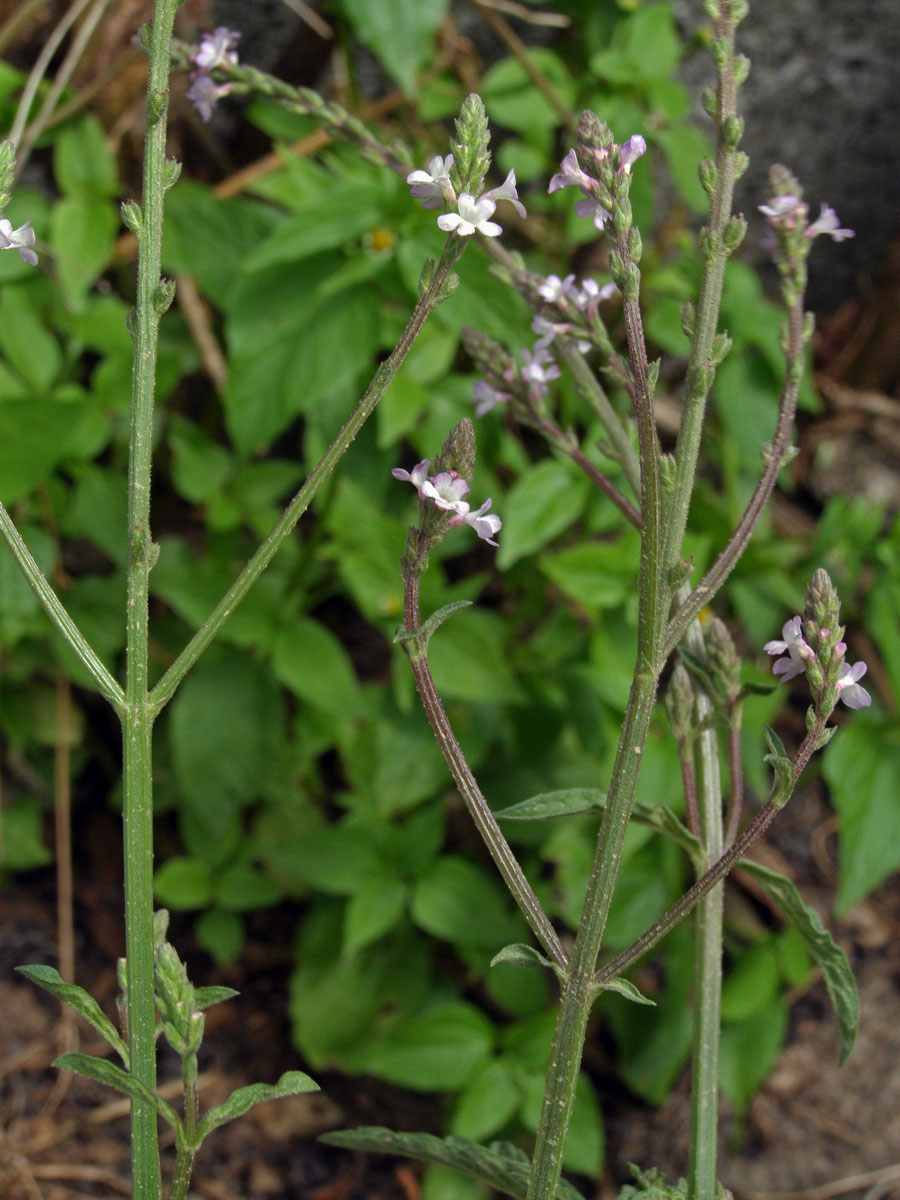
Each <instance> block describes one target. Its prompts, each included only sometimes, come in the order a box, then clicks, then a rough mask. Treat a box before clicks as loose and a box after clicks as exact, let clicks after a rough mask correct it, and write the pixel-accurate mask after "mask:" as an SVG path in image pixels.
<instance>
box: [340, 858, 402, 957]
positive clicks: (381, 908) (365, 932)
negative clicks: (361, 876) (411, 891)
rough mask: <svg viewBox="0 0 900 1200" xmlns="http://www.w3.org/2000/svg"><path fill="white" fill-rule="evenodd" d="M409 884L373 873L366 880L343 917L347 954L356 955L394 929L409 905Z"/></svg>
mask: <svg viewBox="0 0 900 1200" xmlns="http://www.w3.org/2000/svg"><path fill="white" fill-rule="evenodd" d="M406 898H407V887H406V884H404V883H403V881H402V880H400V879H391V878H390V877H389V876H386V875H381V876H373V877H371V878H368V879H365V880H363V882H362V885H361V886H360V887H359V889H358V890H357V891H356V892H355V893H354V894H353V895H352V896H351V897H350V899H349V900H348V901H347V912H346V914H345V917H344V953H345V954H355V953H356V951H357V950H360V949H362V947H363V946H368V945H369V943H370V942H374V941H376V940H377V939H378V938H380V937H381V936H382V934H385V933H387V932H388V931H389V930H391V929H393V928H394V926H395V925H396V924H397V922H398V921H399V920H400V918H401V917H402V916H403V912H404V910H405V908H406Z"/></svg>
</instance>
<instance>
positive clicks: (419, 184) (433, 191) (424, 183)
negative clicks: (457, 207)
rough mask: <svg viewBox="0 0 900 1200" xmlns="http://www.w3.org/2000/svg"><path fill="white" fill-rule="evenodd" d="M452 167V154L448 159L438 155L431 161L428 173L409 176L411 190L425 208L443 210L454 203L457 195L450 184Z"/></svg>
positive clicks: (418, 172)
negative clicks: (446, 205)
mask: <svg viewBox="0 0 900 1200" xmlns="http://www.w3.org/2000/svg"><path fill="white" fill-rule="evenodd" d="M452 166H453V155H452V154H448V155H447V157H446V158H442V157H441V156H440V154H436V155H435V156H434V158H432V159H431V160H430V161H429V163H428V170H427V171H410V173H409V174H408V175H407V177H406V182H407V183H408V184H409V190H410V192H411V193H412V195H413V196H415V198H416V199H417V200H421V201H422V207H423V208H443V207H444V205H445V204H448V203H449V204H452V203H453V200H454V198H455V193H454V191H453V185H452V184H451V182H450V168H451V167H452Z"/></svg>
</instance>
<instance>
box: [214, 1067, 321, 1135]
mask: <svg viewBox="0 0 900 1200" xmlns="http://www.w3.org/2000/svg"><path fill="white" fill-rule="evenodd" d="M318 1090H319V1085H318V1084H317V1083H316V1082H315V1080H313V1079H310V1077H309V1076H308V1075H304V1073H303V1072H302V1071H285V1073H284V1074H283V1075H282V1076H281V1078H280V1079H279V1080H278V1082H277V1083H251V1084H249V1085H248V1086H247V1087H242V1088H238V1089H237V1091H235V1092H232V1093H231V1095H230V1096H229V1097H228V1099H227V1100H226V1101H225V1102H224V1103H223V1104H217V1105H216V1107H215V1108H211V1109H210V1110H209V1112H208V1113H207V1114H206V1116H205V1117H204V1118H203V1120H202V1121H201V1122H200V1127H199V1128H198V1130H197V1141H196V1145H198V1146H199V1145H200V1143H201V1142H202V1141H203V1139H204V1138H205V1137H206V1135H207V1134H208V1133H211V1132H212V1130H214V1129H217V1128H218V1127H219V1126H220V1125H224V1124H225V1123H226V1121H233V1120H234V1119H235V1117H241V1116H243V1115H244V1113H245V1112H247V1111H248V1109H251V1108H252V1107H253V1106H254V1104H261V1103H262V1102H263V1101H264V1100H280V1099H281V1098H282V1097H283V1096H298V1095H300V1093H301V1092H317V1091H318Z"/></svg>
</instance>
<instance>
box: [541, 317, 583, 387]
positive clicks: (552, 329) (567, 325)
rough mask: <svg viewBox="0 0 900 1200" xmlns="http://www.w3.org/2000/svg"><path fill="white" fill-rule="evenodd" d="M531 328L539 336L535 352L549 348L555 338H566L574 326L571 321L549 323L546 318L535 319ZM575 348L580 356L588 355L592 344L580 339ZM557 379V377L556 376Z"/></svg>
mask: <svg viewBox="0 0 900 1200" xmlns="http://www.w3.org/2000/svg"><path fill="white" fill-rule="evenodd" d="M531 328H532V331H533V332H534V333H536V334H537V335H538V340H537V341H536V342H535V343H534V349H535V350H543V349H544V348H545V347H546V346H549V345H550V343H551V342H552V341H553V339H554V338H555V337H565V335H566V334H569V333H571V332H572V325H571V322H569V321H557V322H556V323H555V324H554V322H553V321H548V320H547V318H546V317H535V318H534V320H533V321H532V322H531ZM575 346H576V348H577V350H578V353H579V354H587V352H588V350H590V348H591V343H590V342H589V341H587V339H585V338H578V339H577V341H576V342H575ZM554 378H555V376H554Z"/></svg>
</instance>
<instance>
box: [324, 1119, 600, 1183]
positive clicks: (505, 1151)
mask: <svg viewBox="0 0 900 1200" xmlns="http://www.w3.org/2000/svg"><path fill="white" fill-rule="evenodd" d="M319 1141H321V1142H325V1143H327V1145H329V1146H344V1147H346V1148H347V1149H348V1150H369V1151H372V1152H374V1153H378V1154H399V1155H402V1156H403V1157H404V1158H418V1159H420V1160H421V1161H422V1162H429V1163H442V1164H443V1165H444V1166H448V1167H453V1168H454V1169H455V1170H457V1171H461V1172H462V1173H463V1174H464V1175H470V1176H471V1177H472V1178H473V1179H479V1180H481V1181H482V1182H483V1183H486V1184H488V1185H489V1186H490V1187H493V1188H496V1189H497V1191H500V1192H503V1193H504V1194H505V1195H507V1196H517V1197H519V1200H524V1197H525V1193H526V1192H527V1190H528V1173H529V1170H530V1164H529V1162H528V1159H527V1158H526V1157H525V1156H524V1155H522V1154H521V1152H520V1151H517V1148H516V1147H513V1146H508V1145H507V1144H506V1143H495V1144H494V1145H492V1146H480V1145H479V1144H478V1143H477V1142H473V1141H470V1140H469V1139H468V1138H464V1137H447V1138H439V1137H435V1136H434V1134H431V1133H395V1132H394V1131H393V1130H392V1129H384V1128H382V1127H380V1126H365V1127H363V1128H360V1129H347V1130H341V1131H340V1132H338V1133H325V1134H322V1135H321V1137H320V1138H319ZM556 1195H557V1198H558V1200H584V1197H583V1196H582V1195H581V1193H580V1192H579V1191H578V1190H577V1188H574V1187H572V1185H571V1184H570V1183H567V1182H566V1181H565V1180H560V1184H559V1187H558V1189H557V1192H556Z"/></svg>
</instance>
